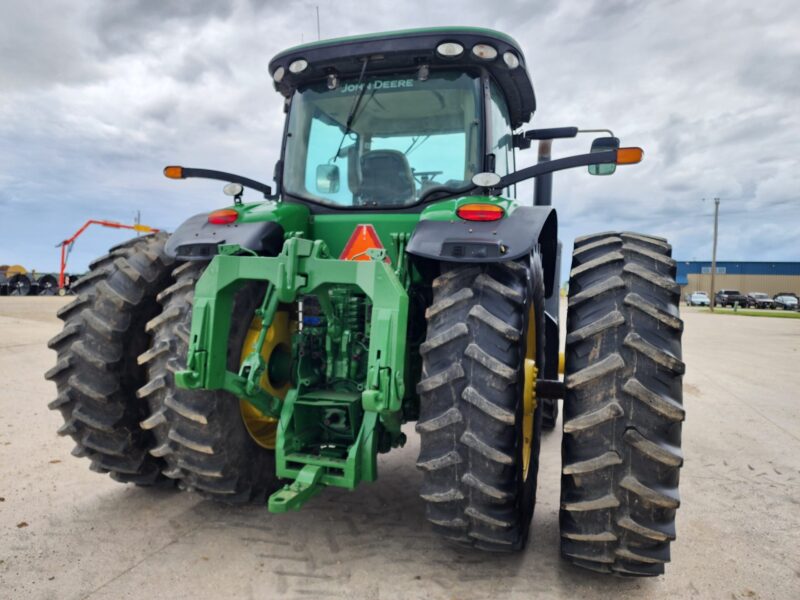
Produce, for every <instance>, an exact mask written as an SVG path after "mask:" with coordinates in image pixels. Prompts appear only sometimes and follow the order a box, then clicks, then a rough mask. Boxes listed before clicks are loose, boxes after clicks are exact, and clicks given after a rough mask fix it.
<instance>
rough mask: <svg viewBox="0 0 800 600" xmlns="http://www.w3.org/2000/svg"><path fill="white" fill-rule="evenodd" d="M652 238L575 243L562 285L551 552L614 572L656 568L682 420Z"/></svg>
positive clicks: (671, 326) (666, 257)
mask: <svg viewBox="0 0 800 600" xmlns="http://www.w3.org/2000/svg"><path fill="white" fill-rule="evenodd" d="M670 255H671V247H670V246H669V244H667V243H666V241H665V240H664V239H662V238H656V237H652V236H645V235H639V234H633V233H603V234H598V235H593V236H587V237H583V238H580V239H578V240H576V241H575V251H574V253H573V259H572V271H571V274H570V285H569V308H568V315H567V345H566V377H565V381H566V396H565V399H564V435H563V440H562V457H563V468H562V476H561V513H560V527H561V552H562V555H563V556H564V557H565V558H566V559H568V560H570V561H572V562H573V563H574V564H576V565H579V566H581V567H585V568H587V569H591V570H593V571H599V572H605V573H613V574H616V575H632V576H652V575H659V574H661V573H663V572H664V564H665V563H666V562H668V561H669V559H670V553H669V545H670V541H672V540H674V539H675V512H676V509H677V508H678V505H679V496H678V477H679V470H680V467H681V465H682V463H683V457H682V454H681V450H680V445H681V422H682V421H683V419H684V414H685V413H684V409H683V405H682V392H681V380H682V375H683V372H684V364H683V362H681V333H682V330H683V323H682V321H681V320H680V318H679V309H678V304H679V302H680V294H679V287H678V285H677V283H676V281H675V274H676V266H675V261H674V260H673V259H672V258H671V257H670Z"/></svg>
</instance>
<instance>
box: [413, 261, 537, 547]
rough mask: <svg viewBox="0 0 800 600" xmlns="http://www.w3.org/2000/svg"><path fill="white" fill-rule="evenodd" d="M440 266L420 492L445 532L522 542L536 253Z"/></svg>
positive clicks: (529, 457) (484, 542) (529, 508)
mask: <svg viewBox="0 0 800 600" xmlns="http://www.w3.org/2000/svg"><path fill="white" fill-rule="evenodd" d="M442 270H443V273H442V275H440V276H439V277H437V278H436V279H435V280H434V282H433V302H432V304H431V306H430V307H429V308H428V310H427V312H426V318H427V321H428V331H427V339H426V341H425V342H424V343H423V344H422V346H421V347H420V354H421V355H422V359H423V370H422V380H421V381H420V383H419V385H418V386H417V391H418V393H419V394H420V397H421V400H420V418H419V421H418V423H417V427H416V429H417V431H418V432H419V435H420V439H421V446H420V455H419V460H418V462H417V466H418V467H419V468H420V469H421V470H422V471H423V484H422V489H421V492H420V496H421V497H422V500H423V501H424V502H425V508H426V516H427V518H428V520H429V521H430V522H431V523H432V524H433V527H434V529H435V530H436V531H437V532H438V533H440V534H441V535H442V536H443V537H445V538H448V539H450V540H454V541H456V542H458V543H460V544H462V545H466V546H473V547H477V548H480V549H484V550H490V551H506V552H507V551H513V550H519V549H521V548H523V547H524V546H525V542H526V540H527V536H528V529H529V526H530V521H531V517H532V515H533V507H534V503H535V496H536V477H537V471H538V464H539V442H540V438H541V407H540V406H536V405H535V392H534V386H535V384H536V378H537V373H536V371H537V366H538V368H539V369H540V370H541V365H542V360H543V357H544V312H543V307H544V285H543V274H542V267H541V262H540V258H539V256H538V255H534V256H532V257H531V259H530V261H525V262H507V263H496V264H490V265H457V264H450V265H447V264H444V265H442ZM526 399H527V401H526Z"/></svg>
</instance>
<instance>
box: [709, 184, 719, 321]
mask: <svg viewBox="0 0 800 600" xmlns="http://www.w3.org/2000/svg"><path fill="white" fill-rule="evenodd" d="M718 225H719V198H714V246H713V250H712V251H711V312H714V304H716V298H715V295H714V294H715V293H716V292H715V290H714V276H715V275H716V274H717V229H718Z"/></svg>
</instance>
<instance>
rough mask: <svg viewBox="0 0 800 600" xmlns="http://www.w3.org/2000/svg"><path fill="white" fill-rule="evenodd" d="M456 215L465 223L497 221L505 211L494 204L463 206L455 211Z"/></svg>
mask: <svg viewBox="0 0 800 600" xmlns="http://www.w3.org/2000/svg"><path fill="white" fill-rule="evenodd" d="M456 214H457V215H458V216H459V217H461V218H462V219H464V220H465V221H498V220H500V219H502V218H503V216H504V215H505V214H506V211H504V210H503V208H502V207H500V206H497V205H496V204H488V203H483V204H464V205H463V206H459V207H458V208H457V209H456Z"/></svg>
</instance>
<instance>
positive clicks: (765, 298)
mask: <svg viewBox="0 0 800 600" xmlns="http://www.w3.org/2000/svg"><path fill="white" fill-rule="evenodd" d="M747 307H748V308H775V302H774V301H773V300H772V298H770V297H769V295H768V294H765V293H764V292H750V293H749V294H747Z"/></svg>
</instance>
